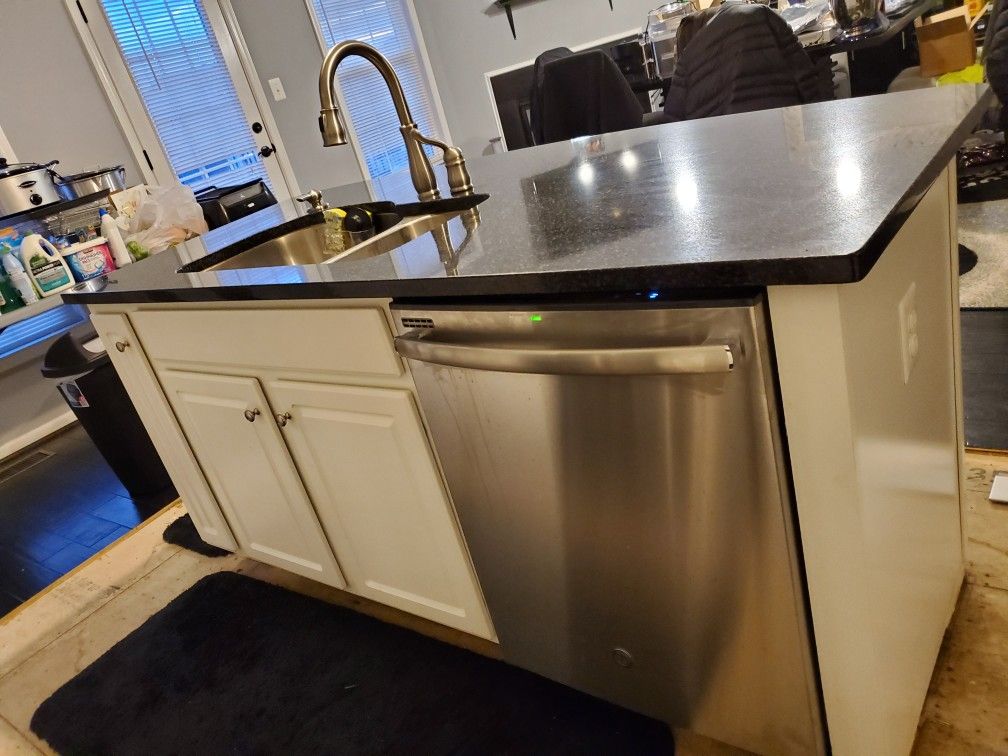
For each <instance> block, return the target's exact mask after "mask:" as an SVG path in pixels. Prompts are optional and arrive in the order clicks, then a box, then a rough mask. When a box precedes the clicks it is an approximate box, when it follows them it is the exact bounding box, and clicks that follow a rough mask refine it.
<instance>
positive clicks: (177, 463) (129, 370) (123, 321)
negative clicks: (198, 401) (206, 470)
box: [91, 313, 238, 551]
mask: <svg viewBox="0 0 1008 756" xmlns="http://www.w3.org/2000/svg"><path fill="white" fill-rule="evenodd" d="M91 323H92V325H94V327H95V330H97V331H98V335H99V336H100V337H101V340H102V344H103V345H104V346H105V348H106V349H107V350H108V353H109V357H111V358H112V365H113V366H115V369H116V372H117V373H118V374H119V378H120V379H121V380H122V382H123V386H124V387H125V388H126V392H127V393H128V394H129V395H130V399H132V400H133V405H134V406H135V407H136V411H137V414H138V415H140V419H141V420H142V421H143V424H144V427H146V428H147V432H148V433H149V434H150V437H151V441H152V442H153V443H154V448H155V449H157V451H158V454H159V455H161V461H162V462H164V466H165V469H167V470H168V474H169V475H170V476H171V479H172V482H173V483H174V484H175V488H176V489H177V490H178V492H179V494H180V495H181V497H182V501H183V503H184V504H185V508H186V511H187V512H188V513H189V516H190V517H192V521H193V524H194V525H195V526H196V530H198V531H199V534H200V537H201V538H202V539H203V540H204V541H206V542H207V543H212V544H213V545H214V546H219V547H220V548H222V549H227V550H228V551H235V550H236V549H237V548H238V547H237V544H236V543H235V540H234V538H233V537H232V535H231V529H230V528H229V527H228V524H227V522H226V521H225V520H224V515H223V514H221V511H220V508H219V507H218V506H217V502H216V500H215V499H214V495H213V492H211V490H210V488H209V486H207V482H206V480H205V479H204V478H203V475H202V473H201V472H200V469H199V465H197V464H196V460H195V458H193V454H192V450H191V449H190V448H189V444H188V442H187V441H186V438H185V436H184V435H183V434H182V431H181V430H180V429H179V426H178V423H177V422H176V420H175V415H174V414H173V413H172V410H171V407H169V406H168V402H167V401H165V397H164V394H162V393H161V388H160V386H159V385H158V381H157V377H156V376H155V374H154V370H153V368H151V366H150V363H149V362H148V361H147V357H146V355H145V354H144V352H143V350H142V349H141V347H140V342H139V341H138V340H137V337H136V334H135V333H134V332H133V328H132V327H131V326H130V322H129V320H128V319H127V317H126V316H125V315H122V314H119V313H114V314H93V315H92V316H91Z"/></svg>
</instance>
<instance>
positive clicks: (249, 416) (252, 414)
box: [245, 409, 262, 423]
mask: <svg viewBox="0 0 1008 756" xmlns="http://www.w3.org/2000/svg"><path fill="white" fill-rule="evenodd" d="M261 414H262V413H261V412H260V411H259V410H257V409H250V410H245V419H246V420H248V421H249V422H250V423H254V422H255V419H256V418H257V417H258V416H259V415H261Z"/></svg>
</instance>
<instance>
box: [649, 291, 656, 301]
mask: <svg viewBox="0 0 1008 756" xmlns="http://www.w3.org/2000/svg"><path fill="white" fill-rule="evenodd" d="M647 298H648V299H658V292H657V291H649V292H648V295H647Z"/></svg>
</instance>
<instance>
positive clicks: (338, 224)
mask: <svg viewBox="0 0 1008 756" xmlns="http://www.w3.org/2000/svg"><path fill="white" fill-rule="evenodd" d="M322 217H323V218H324V219H325V232H324V235H323V238H324V244H325V250H326V253H327V254H329V255H330V256H332V255H338V254H340V253H341V252H345V251H346V250H347V249H349V248H350V247H352V246H354V245H355V244H358V243H360V242H362V241H363V240H364V239H366V238H368V237H369V236H371V235H372V234H373V233H374V221H373V220H372V219H371V213H369V212H368V211H367V210H365V209H364V208H361V207H356V206H353V205H351V206H348V207H334V208H330V209H328V210H324V211H323V212H322Z"/></svg>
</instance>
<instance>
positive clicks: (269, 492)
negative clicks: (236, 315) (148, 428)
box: [159, 370, 346, 588]
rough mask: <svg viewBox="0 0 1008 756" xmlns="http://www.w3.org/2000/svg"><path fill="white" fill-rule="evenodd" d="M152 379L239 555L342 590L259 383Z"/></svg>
mask: <svg viewBox="0 0 1008 756" xmlns="http://www.w3.org/2000/svg"><path fill="white" fill-rule="evenodd" d="M159 375H160V377H161V382H162V384H163V385H164V387H165V391H166V392H167V394H168V397H169V399H170V400H171V403H172V405H173V406H174V407H175V412H176V413H177V414H178V418H179V423H180V424H181V425H182V430H183V431H185V434H186V436H188V438H189V443H190V444H191V445H192V448H193V451H194V452H195V454H196V459H197V460H199V463H200V465H201V466H202V468H203V471H204V473H205V474H206V476H207V480H209V481H210V486H211V487H212V488H213V490H214V492H215V493H216V494H217V501H219V502H220V505H221V508H222V509H223V510H224V512H225V514H226V515H227V518H228V520H230V522H231V527H232V529H233V530H234V534H235V538H236V539H237V541H238V545H239V546H241V548H242V550H243V551H245V553H247V554H248V555H249V556H251V557H253V558H255V559H258V560H260V561H263V562H266V563H268V564H272V565H276V566H277V567H282V568H284V569H287V570H290V571H291V572H297V573H299V574H301V575H305V576H307V577H310V578H313V579H315V580H319V581H321V582H323V583H328V584H329V585H335V586H337V587H339V588H343V587H345V585H346V583H345V582H344V580H343V576H342V575H341V574H340V570H339V567H338V566H337V564H336V558H335V557H334V556H333V553H332V549H331V548H330V547H329V544H328V543H327V542H326V539H325V535H324V534H323V532H322V528H321V526H320V525H319V521H318V519H317V518H316V516H315V512H314V510H313V509H312V506H311V503H310V502H309V500H308V497H307V495H306V494H305V490H304V487H303V486H302V484H301V480H300V478H299V477H298V474H297V471H296V470H295V469H294V464H293V462H291V458H290V455H288V453H287V449H286V447H285V446H284V442H283V438H281V436H280V431H279V430H278V428H277V424H276V420H275V419H274V417H273V414H272V412H271V411H270V408H269V405H268V404H267V403H266V398H265V397H264V396H263V394H262V389H261V388H260V387H259V382H258V381H257V380H256V379H255V378H243V377H238V376H227V375H204V374H201V373H186V372H181V371H176V370H163V371H161V372H160V374H159Z"/></svg>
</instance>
